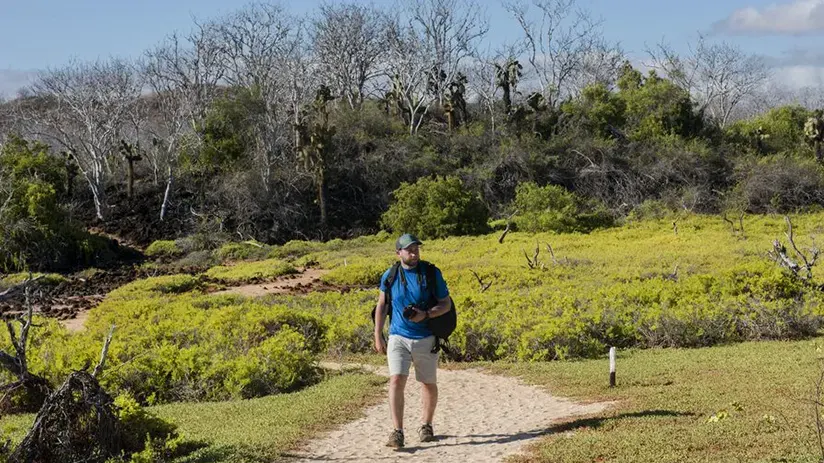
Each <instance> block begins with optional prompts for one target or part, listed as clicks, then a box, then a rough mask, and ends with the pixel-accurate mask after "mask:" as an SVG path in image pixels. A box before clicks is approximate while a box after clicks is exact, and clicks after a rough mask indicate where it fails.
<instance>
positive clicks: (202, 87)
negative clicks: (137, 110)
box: [142, 24, 224, 220]
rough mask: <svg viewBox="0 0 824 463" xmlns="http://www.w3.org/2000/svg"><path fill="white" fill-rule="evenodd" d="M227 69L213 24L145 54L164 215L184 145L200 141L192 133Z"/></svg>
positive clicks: (152, 152) (151, 150) (152, 146)
mask: <svg viewBox="0 0 824 463" xmlns="http://www.w3.org/2000/svg"><path fill="white" fill-rule="evenodd" d="M223 69H224V68H223V66H221V62H220V48H219V42H218V40H217V36H216V33H215V30H214V26H213V25H212V24H196V27H195V29H194V30H193V31H192V32H191V33H190V34H188V35H187V36H185V37H180V36H179V35H178V34H177V33H174V34H171V35H170V36H168V37H167V38H166V39H165V40H164V41H163V42H161V43H160V44H159V45H158V46H156V47H155V48H153V49H151V50H149V51H147V52H146V53H145V57H144V61H143V65H142V74H143V75H144V78H145V80H146V83H147V84H148V87H149V88H150V89H151V90H152V95H150V96H149V97H148V104H149V106H150V110H149V113H150V114H149V121H148V124H147V127H148V128H147V130H148V132H149V133H150V135H151V140H150V143H149V144H148V145H149V146H148V149H147V155H148V156H149V159H150V161H151V162H152V164H153V169H154V171H155V173H157V172H158V171H159V170H161V169H163V168H164V167H165V170H166V190H165V192H164V195H163V203H162V205H161V208H160V220H163V219H164V217H165V215H166V209H167V206H168V202H169V195H170V192H171V189H172V182H173V179H174V170H175V168H176V166H177V160H178V156H179V154H180V148H181V144H182V143H183V141H184V140H186V139H188V140H191V141H196V140H197V138H196V137H194V136H192V135H193V134H195V133H196V132H197V128H198V126H199V125H200V123H201V122H202V121H203V119H204V118H205V117H206V112H207V110H208V107H209V105H210V104H211V102H212V101H213V100H214V98H215V97H216V95H217V92H218V90H219V89H218V84H219V83H220V81H221V79H222V78H223V73H224V71H223Z"/></svg>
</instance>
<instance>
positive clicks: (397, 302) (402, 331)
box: [380, 263, 449, 339]
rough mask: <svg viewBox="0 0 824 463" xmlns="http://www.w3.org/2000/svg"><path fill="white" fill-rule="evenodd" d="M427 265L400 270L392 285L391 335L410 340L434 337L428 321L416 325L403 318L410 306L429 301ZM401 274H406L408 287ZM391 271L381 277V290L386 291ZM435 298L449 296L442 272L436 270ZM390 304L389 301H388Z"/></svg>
mask: <svg viewBox="0 0 824 463" xmlns="http://www.w3.org/2000/svg"><path fill="white" fill-rule="evenodd" d="M425 266H426V264H424V263H418V265H417V266H416V267H415V268H411V269H405V268H403V266H401V267H400V268H398V274H397V275H395V281H394V282H393V283H392V291H391V292H392V320H391V322H390V324H389V334H390V335H392V334H395V335H399V336H403V337H405V338H409V339H423V338H427V337H429V336H432V332H431V331H430V330H429V328H427V327H426V320H424V321H422V322H420V323H415V322H412V321H410V320H408V319H406V318H404V317H403V309H404V308H405V307H406V306H408V305H410V304H423V303H425V302H426V301H427V300H429V289H428V288H427V287H426V267H425ZM401 272H403V273H404V277H405V280H406V285H404V284H403V280H402V279H401ZM388 276H389V270H387V271H385V272H384V273H383V276H382V277H381V285H380V290H381V291H385V287H386V278H387V277H388ZM435 296H436V297H437V298H438V299H443V298H445V297H446V296H449V289H448V288H447V287H446V281H444V279H443V275H442V274H441V270H440V269H438V268H436V269H435ZM387 302H388V301H387Z"/></svg>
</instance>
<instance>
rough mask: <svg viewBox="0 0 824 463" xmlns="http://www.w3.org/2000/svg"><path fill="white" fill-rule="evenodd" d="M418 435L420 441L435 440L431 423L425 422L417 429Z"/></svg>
mask: <svg viewBox="0 0 824 463" xmlns="http://www.w3.org/2000/svg"><path fill="white" fill-rule="evenodd" d="M418 437H420V438H421V442H432V441H434V440H435V432H434V431H433V430H432V425H431V424H425V425H423V426H421V428H420V429H418Z"/></svg>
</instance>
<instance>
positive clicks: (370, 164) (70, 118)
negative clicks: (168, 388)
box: [0, 0, 824, 270]
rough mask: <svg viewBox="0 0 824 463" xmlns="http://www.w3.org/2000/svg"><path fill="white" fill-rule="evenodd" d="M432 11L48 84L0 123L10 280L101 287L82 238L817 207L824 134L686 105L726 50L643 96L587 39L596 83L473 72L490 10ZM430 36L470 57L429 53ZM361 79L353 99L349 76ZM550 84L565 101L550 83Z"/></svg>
mask: <svg viewBox="0 0 824 463" xmlns="http://www.w3.org/2000/svg"><path fill="white" fill-rule="evenodd" d="M551 4H553V1H552V0H546V1H541V2H537V3H536V5H544V6H546V7H547V8H548V6H549V5H551ZM564 4H566V3H564ZM437 5H439V3H438V2H437V1H434V0H433V1H430V2H423V3H419V2H410V4H409V5H408V6H409V7H410V8H409V9H405V10H404V13H403V15H402V16H403V18H405V19H404V20H408V21H409V24H410V25H411V28H408V29H405V28H399V27H398V23H396V21H397V20H398V19H392V18H391V17H390V15H387V14H386V12H385V11H383V10H381V9H379V8H377V7H365V6H359V5H355V4H341V5H336V6H325V7H323V8H321V9H320V10H319V11H317V12H315V14H314V16H311V17H309V18H299V17H295V16H292V15H290V14H289V12H288V11H286V10H284V9H283V8H282V7H279V6H276V5H262V4H257V5H250V6H248V7H245V8H244V9H241V10H239V11H237V12H235V13H233V14H229V15H227V16H225V17H221V18H215V19H213V20H210V21H207V22H206V23H204V24H202V25H198V27H196V28H195V30H194V31H193V32H192V33H191V34H190V35H187V36H183V37H181V36H175V37H176V38H175V37H171V38H170V39H169V40H165V41H163V42H162V43H160V44H159V45H158V46H157V47H156V48H154V49H152V50H149V51H147V52H146V55H145V57H144V58H145V59H144V60H143V61H142V62H141V63H139V65H138V63H129V62H125V61H122V60H114V61H112V62H97V63H74V64H72V65H70V66H67V67H66V68H65V69H55V70H54V71H53V72H49V73H45V74H43V75H42V76H41V77H40V78H39V80H37V81H36V82H35V83H34V84H33V85H32V86H31V88H30V89H28V91H27V92H24V93H23V94H21V96H20V97H19V98H17V99H15V100H12V101H9V102H7V103H5V104H3V105H0V108H2V110H0V116H4V117H0V142H2V143H3V151H2V152H3V162H2V167H0V204H2V205H3V207H2V208H0V239H2V240H3V246H2V247H1V248H0V249H2V251H0V266H2V268H4V269H8V270H11V269H22V268H32V269H46V268H66V267H70V266H78V265H85V264H88V263H96V264H97V265H102V264H103V263H104V262H105V261H106V257H107V256H106V255H105V253H104V252H102V248H105V246H103V245H102V243H98V242H95V241H94V240H92V239H91V238H88V237H83V236H81V235H80V234H79V232H78V230H83V229H84V228H88V227H94V228H95V229H97V230H102V231H107V232H110V233H112V234H114V235H116V236H119V237H122V238H124V239H127V240H129V241H130V242H133V243H135V244H138V245H141V246H145V245H148V244H149V243H151V242H153V241H155V240H161V239H165V240H173V239H177V238H181V237H184V236H187V235H192V234H199V235H200V236H204V237H208V239H209V240H211V241H212V243H213V245H214V246H215V247H217V246H219V245H220V244H221V242H223V241H226V240H231V239H237V238H240V240H241V241H242V240H249V239H253V240H257V241H258V242H262V243H270V244H274V243H284V242H286V241H289V240H291V239H321V240H327V239H330V238H334V237H352V236H358V235H361V234H371V233H374V232H376V231H378V230H379V229H381V228H385V229H388V230H394V231H398V230H401V229H403V230H409V229H415V230H417V231H418V232H420V233H421V234H423V235H425V236H432V237H444V236H454V235H461V234H477V233H484V232H485V231H486V230H488V221H489V219H492V220H500V219H504V218H507V217H509V216H510V215H512V214H513V213H514V214H516V215H515V221H514V223H515V224H516V225H517V226H520V227H521V228H522V229H524V230H550V229H553V230H556V231H563V230H577V231H588V230H593V229H595V228H598V227H602V226H606V225H609V224H610V223H612V222H613V221H615V220H618V219H621V218H623V217H626V216H628V215H629V214H632V213H633V211H635V210H638V209H639V208H647V209H650V208H651V207H656V208H662V209H666V210H688V211H692V212H698V213H707V212H712V213H725V212H726V213H731V214H732V215H734V216H737V215H738V214H740V213H742V212H746V213H784V212H794V211H799V210H803V209H806V208H811V207H812V208H814V207H817V206H820V205H821V203H822V191H824V189H823V188H822V187H823V186H824V173H823V171H822V167H821V165H820V163H819V162H818V161H820V160H821V159H824V158H822V137H824V135H822V134H824V118H822V117H821V114H820V112H813V111H812V110H811V109H810V108H805V107H802V106H800V105H795V104H787V105H783V106H778V107H773V108H771V109H768V110H767V111H766V112H759V111H754V110H752V109H751V108H754V107H759V106H758V104H759V103H758V101H760V100H759V98H761V95H760V94H759V93H758V92H757V91H756V88H758V87H757V86H756V85H754V84H753V83H752V82H750V83H749V84H748V85H749V86H745V85H744V83H739V82H728V83H725V84H724V85H731V86H733V87H732V89H727V90H725V91H735V92H738V93H737V95H739V96H740V98H736V99H735V100H734V101H733V102H732V103H730V102H729V101H730V100H725V99H723V98H720V96H719V95H720V94H719V93H718V92H717V91H716V92H715V93H713V92H710V93H709V94H708V93H706V92H704V93H701V94H698V93H696V92H692V93H691V90H692V88H691V87H689V86H685V83H684V82H683V79H681V77H682V76H683V75H684V71H685V69H682V68H678V67H677V66H676V65H679V66H687V65H689V66H693V67H695V69H705V68H707V67H708V66H710V70H711V64H712V62H721V61H722V60H721V59H720V57H723V58H725V59H726V61H724V62H727V63H730V64H729V65H730V66H740V67H742V68H743V67H744V66H745V65H750V64H752V59H751V57H748V56H746V55H744V54H743V52H741V51H740V50H738V49H735V48H734V47H730V46H729V45H728V44H723V46H722V45H717V46H716V44H711V43H706V42H704V41H703V39H702V42H701V43H700V46H701V47H703V48H701V50H703V52H705V53H706V54H707V56H704V57H703V58H701V59H706V60H708V61H706V62H699V61H696V60H697V59H699V58H696V57H691V56H683V57H681V58H682V59H680V60H670V61H667V63H668V64H667V63H663V64H662V66H660V67H661V69H662V71H661V72H650V73H648V74H642V73H641V72H640V71H638V70H636V69H634V68H633V67H632V66H631V65H630V64H629V61H628V60H626V59H624V55H623V54H622V53H621V50H620V49H618V48H617V47H613V46H611V45H609V44H608V42H606V41H600V42H599V40H600V39H602V37H601V36H600V34H601V32H600V29H599V28H598V27H595V26H594V25H593V27H591V28H588V29H584V32H582V34H583V35H581V37H579V40H581V41H584V40H587V43H590V44H595V43H601V44H602V45H600V46H602V47H606V48H604V49H603V50H601V49H599V50H598V53H602V56H605V57H606V56H608V57H610V59H605V60H604V61H603V63H601V64H600V65H599V66H600V67H598V68H597V69H591V68H589V67H585V66H584V62H585V61H586V60H584V59H583V57H585V56H587V55H586V53H594V51H592V50H589V51H588V52H585V51H582V50H583V48H580V49H579V48H575V49H574V50H575V51H574V52H572V51H571V52H570V55H569V56H566V55H563V54H562V55H558V56H555V55H551V56H548V57H547V60H548V61H547V63H548V64H546V66H544V67H536V66H534V65H533V64H527V63H526V60H523V59H522V60H521V61H523V63H522V62H521V61H519V58H518V56H519V55H518V54H517V53H515V51H517V48H516V49H513V50H515V51H513V53H514V54H512V55H510V56H506V55H495V56H481V55H480V54H479V52H478V50H479V49H478V48H477V44H478V40H480V38H482V37H483V36H484V33H485V30H484V27H483V24H484V21H483V17H482V15H481V14H480V11H479V10H478V9H477V8H475V7H473V6H472V5H470V4H466V5H462V6H461V5H459V4H458V3H454V2H453V3H449V4H448V5H447V6H444V5H446V4H444V5H441V6H440V7H437ZM558 7H559V8H561V4H560V3H559V4H558ZM565 8H571V6H569V5H567V6H566V7H565ZM546 11H551V9H538V10H536V11H535V14H536V15H541V14H546ZM564 11H565V10H564ZM570 11H571V10H570ZM512 13H513V14H514V15H515V16H516V18H517V17H518V14H519V13H518V12H516V11H512ZM404 15H405V16H404ZM427 17H432V18H440V19H441V20H443V21H445V22H444V24H446V25H448V24H450V23H449V21H460V19H461V18H464V19H467V20H468V22H467V24H472V25H473V26H472V27H470V29H469V30H463V29H462V30H461V31H460V32H454V34H453V35H450V33H449V32H447V31H449V30H450V29H446V30H445V31H440V32H438V31H432V30H428V29H426V28H423V27H422V25H423V24H424V22H425V21H424V18H427ZM445 27H446V26H445ZM271 31H279V32H278V33H271V34H267V32H271ZM404 31H406V32H404ZM576 31H577V29H575V27H574V26H571V25H569V26H568V25H562V27H561V29H559V33H566V34H568V36H569V37H577V36H578V35H576V34H575V33H574V32H576ZM525 32H526V31H525ZM335 34H338V35H335ZM346 34H349V35H346ZM409 34H411V35H409ZM416 34H417V35H416ZM433 34H434V35H433ZM438 34H443V37H441V36H440V35H438ZM461 34H464V35H461ZM233 37H246V38H248V39H249V43H252V38H254V39H256V40H259V41H260V44H261V48H260V49H258V48H251V49H246V48H242V47H241V48H238V49H234V48H233V47H235V46H240V45H238V44H241V45H242V43H243V41H237V40H232V38H233ZM439 37H440V38H442V39H443V40H446V41H447V42H445V43H449V44H453V45H454V46H455V47H458V48H456V49H457V50H461V53H459V54H458V55H456V56H446V57H445V56H441V55H439V54H437V53H435V52H434V51H433V50H435V51H436V50H437V48H433V47H436V44H437V43H440V42H437V40H438V38H439ZM530 37H531V38H532V39H533V40H534V39H535V36H534V35H530V34H525V36H524V38H525V40H529V39H530ZM559 37H560V36H559ZM541 40H543V39H541ZM589 40H591V41H589ZM575 43H578V42H575V41H573V42H571V43H570V46H572V45H573V44H575ZM413 45H414V46H413ZM336 47H337V48H336ZM725 47H726V48H725ZM266 49H269V50H278V51H277V52H273V54H268V55H267V54H264V50H266ZM283 50H295V51H294V52H293V53H296V54H293V55H288V54H287V55H281V54H279V53H286V52H285V51H283ZM576 53H578V54H576ZM581 53H584V54H583V55H581ZM712 53H715V55H712ZM724 53H726V55H725V54H724ZM668 56H670V55H668ZM711 56H715V57H716V58H719V59H718V60H717V61H709V59H710V57H711ZM342 57H348V58H342ZM470 57H473V58H472V59H470ZM341 59H343V61H341ZM346 59H349V60H350V61H345V60H346ZM565 60H567V61H565ZM430 61H431V65H430V64H427V63H430ZM351 62H355V63H358V66H361V69H362V70H363V72H362V73H361V74H359V75H358V76H353V75H351V73H348V72H344V71H346V70H347V69H349V68H351V64H347V63H351ZM341 63H343V64H341ZM564 66H568V68H567V67H564ZM674 66H675V67H674ZM702 66H703V67H702ZM560 68H563V69H568V71H569V73H568V75H569V79H567V80H565V81H563V82H555V81H553V80H552V76H554V75H555V74H557V73H553V69H560ZM381 69H383V70H384V71H386V70H387V69H388V70H389V71H391V72H389V73H386V72H378V71H379V70H381ZM431 69H436V70H437V69H440V71H439V72H434V71H431ZM761 71H763V69H749V68H748V71H747V72H742V73H741V75H747V76H750V77H752V78H756V76H760V75H761V74H759V72H761ZM695 75H696V76H699V77H696V78H704V79H708V80H707V81H706V82H704V84H706V87H707V88H708V89H710V90H713V89H714V88H715V87H713V85H720V83H719V82H715V81H713V80H712V79H713V77H712V73H709V74H708V75H702V74H700V73H698V74H695ZM702 76H703V77H702ZM762 78H763V77H762ZM539 82H540V83H541V85H537V83H539ZM263 83H265V85H264V84H263ZM756 83H757V82H756ZM143 88H150V89H151V90H152V92H150V93H149V94H146V93H145V92H142V91H141V89H143ZM716 90H717V89H716ZM94 94H100V95H106V97H107V98H108V100H107V101H108V102H109V104H108V105H99V104H96V102H95V101H94V99H93V98H92V97H91V96H90V95H94ZM14 133H18V134H20V135H21V136H22V137H23V138H22V139H21V138H19V137H17V136H15V135H11V134H14ZM26 140H30V141H26ZM34 140H37V141H34ZM529 185H532V186H529ZM650 201H655V202H656V203H655V204H656V205H655V206H650V203H649V202H650ZM559 214H560V215H563V216H565V217H566V218H564V219H561V218H560V215H559ZM33 243H36V244H33ZM149 251H150V253H155V252H165V253H169V252H172V253H173V252H176V251H175V250H173V249H159V248H155V249H150V250H149Z"/></svg>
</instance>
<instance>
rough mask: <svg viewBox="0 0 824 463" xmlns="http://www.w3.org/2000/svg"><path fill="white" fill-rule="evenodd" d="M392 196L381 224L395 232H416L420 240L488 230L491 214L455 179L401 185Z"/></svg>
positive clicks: (425, 179)
mask: <svg viewBox="0 0 824 463" xmlns="http://www.w3.org/2000/svg"><path fill="white" fill-rule="evenodd" d="M392 196H393V197H394V198H395V202H394V203H393V204H392V205H391V206H390V207H389V210H388V211H386V212H385V213H384V214H383V217H382V218H381V222H382V224H383V226H384V227H388V228H389V229H391V230H393V231H395V232H396V233H400V232H405V233H414V234H416V235H417V236H418V237H419V238H421V239H427V238H429V239H431V238H445V237H447V236H458V235H473V234H479V233H484V232H486V231H487V230H488V225H487V221H488V220H489V211H487V209H486V207H485V206H484V204H483V203H482V202H481V200H480V199H479V198H478V196H477V195H476V194H475V193H473V192H471V191H468V190H466V189H465V188H464V186H463V183H462V182H461V180H460V179H458V178H456V177H446V178H442V177H438V178H435V179H431V178H421V179H419V180H418V181H417V182H415V183H414V184H409V183H402V184H401V186H400V187H399V188H398V189H397V190H395V191H394V192H393V193H392Z"/></svg>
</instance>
